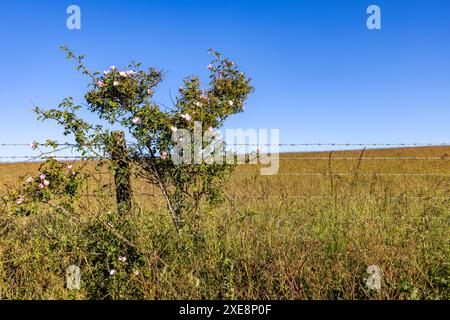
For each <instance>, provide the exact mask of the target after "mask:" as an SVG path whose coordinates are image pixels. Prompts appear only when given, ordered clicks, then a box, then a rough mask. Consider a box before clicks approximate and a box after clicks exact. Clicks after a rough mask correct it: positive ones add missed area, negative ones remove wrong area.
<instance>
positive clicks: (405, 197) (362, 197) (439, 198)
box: [82, 192, 450, 200]
mask: <svg viewBox="0 0 450 320" xmlns="http://www.w3.org/2000/svg"><path fill="white" fill-rule="evenodd" d="M132 194H133V196H135V197H146V196H148V197H155V198H164V196H163V195H162V194H155V193H150V192H133V193H132ZM82 196H83V197H98V196H99V194H82ZM100 196H102V197H115V194H109V195H105V194H103V195H100ZM232 198H234V199H254V200H266V199H271V198H282V199H286V198H294V199H297V198H298V199H314V198H317V199H333V198H341V199H342V198H344V199H347V198H351V199H370V198H381V199H418V200H424V199H429V200H450V196H405V195H399V196H378V197H377V196H370V195H359V196H352V197H347V196H339V195H305V194H303V195H285V194H282V195H281V194H280V195H265V196H257V195H235V196H233V197H232Z"/></svg>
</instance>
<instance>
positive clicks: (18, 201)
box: [16, 196, 24, 204]
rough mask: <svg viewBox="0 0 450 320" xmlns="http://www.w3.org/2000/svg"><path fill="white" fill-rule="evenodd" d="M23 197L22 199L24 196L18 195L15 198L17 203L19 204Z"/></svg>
mask: <svg viewBox="0 0 450 320" xmlns="http://www.w3.org/2000/svg"><path fill="white" fill-rule="evenodd" d="M23 199H24V197H23V196H19V197H18V198H17V201H16V202H17V204H21V203H22V202H23Z"/></svg>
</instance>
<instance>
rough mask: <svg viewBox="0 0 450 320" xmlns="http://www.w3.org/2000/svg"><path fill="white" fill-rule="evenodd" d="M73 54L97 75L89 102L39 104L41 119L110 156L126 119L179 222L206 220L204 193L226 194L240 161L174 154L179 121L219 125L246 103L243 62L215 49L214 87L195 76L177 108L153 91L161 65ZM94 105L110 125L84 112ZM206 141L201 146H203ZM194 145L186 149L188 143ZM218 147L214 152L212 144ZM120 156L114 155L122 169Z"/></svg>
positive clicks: (81, 145) (138, 159)
mask: <svg viewBox="0 0 450 320" xmlns="http://www.w3.org/2000/svg"><path fill="white" fill-rule="evenodd" d="M63 49H64V50H65V51H66V52H67V58H68V59H74V60H75V61H76V62H77V69H78V70H80V71H82V72H83V73H84V74H85V75H86V76H88V77H89V84H88V88H89V91H88V92H87V93H86V95H85V99H86V104H84V105H77V104H75V103H74V101H73V99H72V98H71V97H68V98H66V99H64V101H63V102H62V103H61V104H60V105H59V107H58V108H55V109H50V110H44V109H42V108H39V107H37V108H36V110H35V111H36V113H37V114H38V119H41V120H47V119H53V120H56V121H57V122H58V124H60V125H61V126H62V127H63V128H64V134H65V135H72V136H73V138H74V140H75V143H76V150H78V151H80V152H82V154H83V156H85V158H86V159H87V158H89V157H94V156H102V157H104V156H106V157H108V156H110V155H111V148H114V145H113V143H112V140H111V129H110V128H111V127H118V126H119V127H121V128H122V129H123V130H124V131H125V132H126V133H127V137H130V138H131V141H132V142H133V143H132V144H130V145H129V153H130V154H129V160H130V161H132V162H133V164H134V167H135V168H136V169H137V170H136V173H137V175H138V176H139V177H142V178H144V179H146V180H147V181H148V182H149V183H151V184H153V185H155V186H157V187H158V188H159V189H160V190H161V192H162V195H163V196H164V199H165V201H166V203H167V208H168V210H169V212H170V214H171V217H172V221H173V223H174V226H175V227H176V229H177V230H178V231H181V230H182V229H183V228H184V227H185V226H186V223H185V222H186V221H188V222H189V223H188V224H187V225H190V226H192V225H193V224H194V225H195V224H196V223H198V219H199V217H200V204H201V201H202V199H206V200H208V201H209V203H217V202H219V201H220V200H221V197H220V195H221V187H220V186H221V184H222V182H223V179H224V178H225V177H226V175H227V173H229V172H230V171H231V170H232V169H233V165H230V164H226V163H223V162H225V161H223V162H220V161H219V162H215V163H208V164H207V163H204V162H202V163H193V162H191V163H183V164H178V163H175V162H174V161H173V156H174V155H178V154H175V153H178V152H179V151H178V149H176V145H177V143H178V142H179V139H180V137H178V136H177V131H179V129H188V130H190V131H192V130H193V129H194V126H195V125H196V123H197V124H198V123H201V130H202V132H211V133H212V132H214V131H215V130H217V129H218V128H220V127H221V126H222V125H223V123H224V121H225V120H226V119H227V118H228V117H229V116H231V115H233V114H237V113H240V112H242V111H243V110H244V104H245V102H246V100H247V98H248V95H249V94H250V93H251V92H252V91H253V88H252V86H251V85H250V79H249V78H248V77H246V76H245V74H244V73H243V72H240V71H239V69H238V67H237V65H236V64H235V63H234V62H232V61H231V60H229V59H226V58H222V56H221V54H220V53H218V52H214V51H211V50H210V53H212V55H213V60H212V61H211V63H210V64H209V65H208V66H207V68H208V70H209V73H210V75H209V87H208V88H207V89H202V88H201V83H200V79H199V78H198V77H196V76H192V77H187V78H185V79H184V81H183V86H182V87H181V88H180V89H179V92H178V96H177V98H176V101H175V102H174V105H173V106H172V107H171V108H165V107H164V106H161V105H159V104H158V103H156V102H155V101H154V100H153V99H152V98H153V95H154V92H155V89H156V88H157V86H158V85H159V84H160V83H161V81H162V80H163V72H162V71H160V70H157V69H155V68H149V69H148V70H147V71H144V70H141V64H139V63H131V64H129V65H128V66H127V67H126V68H125V69H124V70H119V69H118V68H117V67H115V66H111V67H110V68H109V69H108V70H105V71H104V72H102V73H100V72H93V73H92V72H90V71H89V69H87V68H86V66H85V65H84V64H83V59H84V56H79V57H76V56H75V55H74V54H73V53H72V52H71V51H70V50H69V49H68V48H67V47H63ZM84 109H87V110H88V111H90V112H92V113H94V114H96V115H97V116H98V119H99V120H100V121H99V122H98V123H100V122H102V121H106V122H107V123H108V124H109V125H101V124H98V123H97V124H93V123H90V122H88V121H86V120H84V119H82V118H81V117H78V116H77V113H78V112H79V111H82V110H84ZM207 143H209V142H207V141H204V142H203V143H202V145H201V146H195V145H194V144H191V150H190V151H191V152H192V153H198V152H199V151H200V152H201V150H202V149H203V148H205V147H206V145H207ZM199 149H200V150H199ZM184 152H186V150H184ZM212 154H213V155H214V152H212ZM115 166H116V164H115V163H114V162H112V163H110V169H111V170H114V169H115Z"/></svg>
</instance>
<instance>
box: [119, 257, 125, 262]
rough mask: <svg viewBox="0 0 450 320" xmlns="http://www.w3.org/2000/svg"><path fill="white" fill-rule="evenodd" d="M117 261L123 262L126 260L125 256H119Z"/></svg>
mask: <svg viewBox="0 0 450 320" xmlns="http://www.w3.org/2000/svg"><path fill="white" fill-rule="evenodd" d="M119 261H120V262H125V261H127V257H125V256H123V257H119Z"/></svg>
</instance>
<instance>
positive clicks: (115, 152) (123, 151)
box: [111, 131, 131, 214]
mask: <svg viewBox="0 0 450 320" xmlns="http://www.w3.org/2000/svg"><path fill="white" fill-rule="evenodd" d="M111 138H112V145H111V160H112V161H113V162H114V163H115V165H116V168H115V174H114V183H115V185H116V201H117V210H118V211H119V214H123V213H127V212H129V211H130V210H131V182H130V180H131V179H130V178H131V171H130V170H131V168H130V163H129V161H128V160H129V158H128V151H127V146H126V142H125V133H124V132H123V131H113V132H112V133H111Z"/></svg>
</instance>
